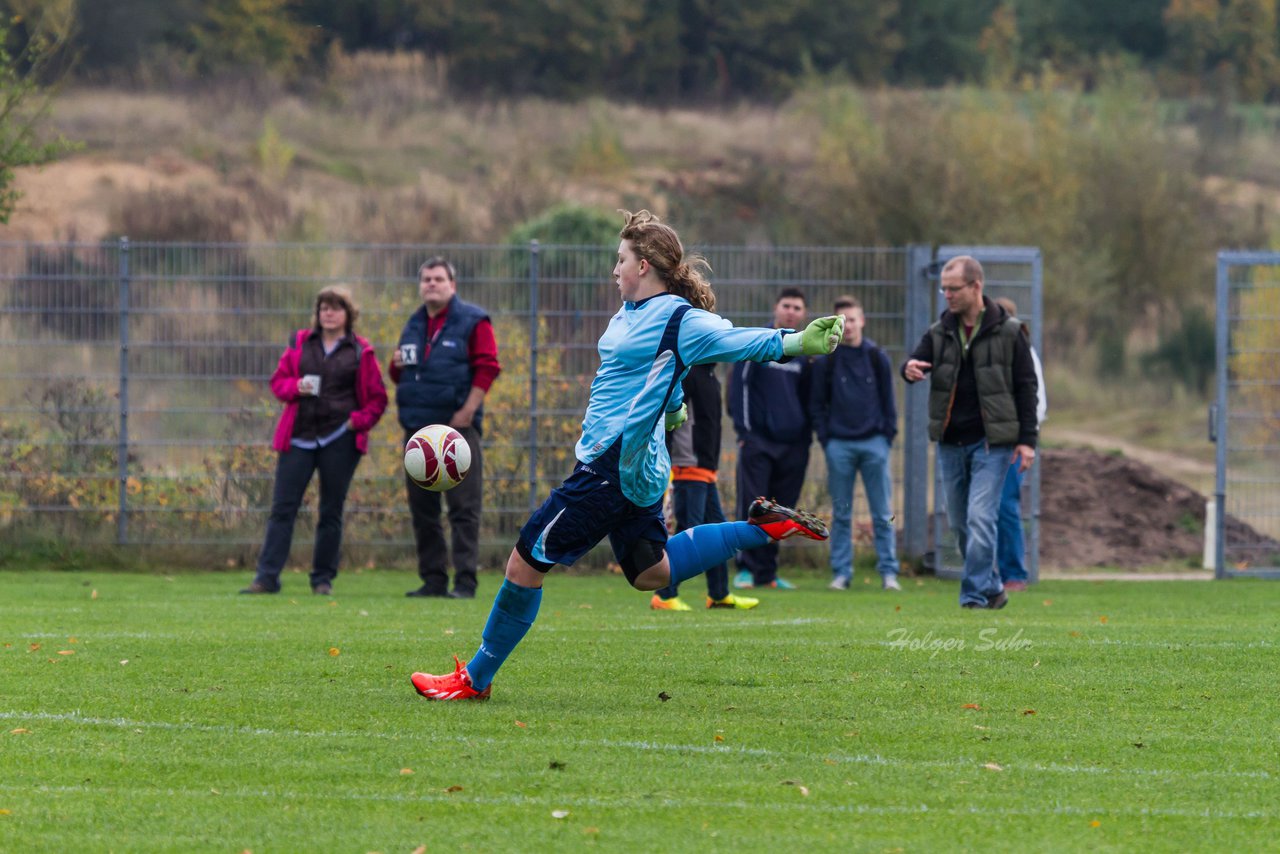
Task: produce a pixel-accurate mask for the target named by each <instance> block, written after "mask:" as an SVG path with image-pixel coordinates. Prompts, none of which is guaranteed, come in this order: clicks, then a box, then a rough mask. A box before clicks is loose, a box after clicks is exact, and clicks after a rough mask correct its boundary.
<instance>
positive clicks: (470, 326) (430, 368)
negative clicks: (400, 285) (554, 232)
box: [390, 256, 502, 599]
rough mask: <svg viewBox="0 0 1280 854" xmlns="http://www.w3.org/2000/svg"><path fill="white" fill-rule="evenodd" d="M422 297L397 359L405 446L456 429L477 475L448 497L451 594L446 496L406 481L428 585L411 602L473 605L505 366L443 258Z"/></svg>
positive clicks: (394, 372) (426, 270)
mask: <svg viewBox="0 0 1280 854" xmlns="http://www.w3.org/2000/svg"><path fill="white" fill-rule="evenodd" d="M418 293H419V295H420V296H421V297H422V308H420V309H418V310H417V311H416V312H414V313H413V316H411V317H410V318H409V321H408V322H407V323H406V324H405V325H404V331H403V332H401V333H400V344H399V346H398V347H397V348H396V352H395V353H394V354H393V355H392V358H391V367H390V374H391V380H392V382H394V383H395V384H396V410H397V412H398V414H399V417H400V426H401V427H403V428H404V437H405V441H406V442H407V441H408V440H409V437H410V436H412V435H413V434H414V433H415V432H417V431H418V430H420V429H422V428H423V427H426V426H427V425H428V424H448V425H449V426H450V427H453V428H454V429H455V430H457V431H458V432H459V433H461V434H462V435H463V437H464V438H465V439H466V440H467V444H468V445H470V446H471V471H470V473H469V474H468V475H467V476H466V477H465V478H464V479H463V481H462V483H460V484H458V485H457V486H455V487H454V488H453V489H451V490H449V491H448V492H446V493H444V495H445V498H446V500H447V501H448V503H449V527H450V529H451V537H450V539H451V542H452V545H453V568H454V576H453V590H449V572H448V555H449V552H448V549H447V548H446V545H445V539H444V527H443V526H442V525H441V523H440V495H441V494H440V493H438V492H429V491H428V490H425V489H422V488H421V487H419V486H417V485H416V484H414V483H413V481H411V480H409V477H408V475H405V490H406V492H407V493H408V495H409V512H410V514H411V515H412V517H413V538H414V542H415V543H416V544H417V547H418V576H419V577H420V578H421V579H422V586H421V587H418V588H417V589H415V590H410V591H409V592H408V593H406V594H405V595H406V596H449V597H451V598H454V599H471V598H474V597H475V595H476V563H477V562H478V560H479V554H480V511H481V507H482V500H483V496H484V481H483V459H482V457H481V453H480V434H481V432H482V430H483V426H484V423H483V422H484V398H485V395H486V394H487V393H488V391H489V388H490V386H492V385H493V381H494V380H495V379H497V377H498V374H499V373H501V372H502V366H501V365H500V364H499V363H498V343H497V339H496V338H495V336H494V334H493V324H492V323H491V322H490V320H489V315H488V313H487V312H485V310H484V309H482V308H480V307H479V306H477V305H472V304H471V303H469V302H465V301H463V300H460V299H458V281H457V273H456V272H455V271H454V269H453V265H452V264H450V263H449V262H448V261H446V260H445V259H444V258H441V257H439V256H435V257H432V258H428V259H427V260H426V261H425V262H424V263H423V265H422V266H421V267H420V268H419V269H418Z"/></svg>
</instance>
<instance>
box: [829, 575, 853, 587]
mask: <svg viewBox="0 0 1280 854" xmlns="http://www.w3.org/2000/svg"><path fill="white" fill-rule="evenodd" d="M827 589H828V590H848V589H849V579H847V578H845V577H844V576H843V575H837V576H836V577H835V578H833V579H831V583H830V584H828V585H827Z"/></svg>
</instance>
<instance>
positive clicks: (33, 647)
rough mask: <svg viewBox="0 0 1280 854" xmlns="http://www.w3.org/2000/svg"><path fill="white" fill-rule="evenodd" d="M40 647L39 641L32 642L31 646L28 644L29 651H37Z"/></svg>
mask: <svg viewBox="0 0 1280 854" xmlns="http://www.w3.org/2000/svg"><path fill="white" fill-rule="evenodd" d="M39 648H40V644H38V643H33V644H31V645H30V646H28V647H27V652H35V651H36V650H38V649H39Z"/></svg>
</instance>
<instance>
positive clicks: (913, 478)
mask: <svg viewBox="0 0 1280 854" xmlns="http://www.w3.org/2000/svg"><path fill="white" fill-rule="evenodd" d="M932 261H933V251H932V249H931V248H930V247H928V246H922V245H919V244H913V245H910V246H908V247H907V269H906V281H905V283H904V284H905V285H906V295H907V299H906V313H907V316H906V317H905V318H904V319H903V320H904V322H903V332H904V335H903V348H904V350H905V351H906V352H907V353H908V354H910V353H911V351H912V350H914V349H915V347H916V343H917V342H919V340H920V337H921V336H922V335H924V333H925V330H927V329H928V328H929V323H930V320H931V317H930V307H931V305H932V299H931V294H930V293H929V291H930V288H931V286H932V281H931V280H930V278H929V269H928V268H929V264H930V263H932ZM927 386H928V383H917V384H914V385H909V386H907V388H906V389H905V391H904V393H903V400H902V410H903V430H902V432H903V439H902V516H903V519H902V548H903V551H904V552H905V553H906V554H907V555H908V556H909V557H911V558H914V559H917V560H918V559H920V558H922V557H923V556H924V554H925V553H926V552H927V551H928V550H929V432H928V426H929V396H928V392H927V388H926V387H927Z"/></svg>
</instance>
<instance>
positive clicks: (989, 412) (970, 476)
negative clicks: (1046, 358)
mask: <svg viewBox="0 0 1280 854" xmlns="http://www.w3.org/2000/svg"><path fill="white" fill-rule="evenodd" d="M982 284H983V272H982V265H981V264H979V263H978V261H977V260H976V259H974V258H971V257H969V256H967V255H960V256H957V257H955V258H952V259H951V260H950V261H948V262H947V263H946V265H945V266H944V267H943V268H942V295H943V296H944V297H945V298H946V300H947V310H946V311H944V312H943V313H942V316H941V318H940V319H939V320H938V321H937V322H936V323H934V324H933V325H932V326H930V327H929V330H928V331H927V332H925V334H924V336H923V337H922V338H921V339H920V343H919V344H917V345H916V348H915V350H914V351H913V352H912V353H911V356H910V357H909V358H908V359H907V361H906V362H905V363H904V364H903V366H902V377H903V379H905V380H906V381H907V382H909V383H914V382H919V381H920V380H922V379H924V377H925V374H926V373H929V374H931V376H930V382H929V438H930V439H933V440H934V441H935V442H937V443H938V466H939V470H940V472H941V474H942V482H943V489H944V494H945V497H946V502H947V517H948V519H949V521H950V522H951V530H952V531H953V532H954V533H955V536H956V543H957V545H958V546H959V548H960V553H961V555H963V556H964V578H963V580H962V581H961V583H960V605H961V607H964V608H1003V607H1004V606H1005V604H1006V603H1007V602H1008V601H1009V599H1008V596H1007V594H1006V593H1005V592H1004V588H1003V586H1002V585H1001V583H1000V576H999V575H998V574H997V573H996V570H995V548H996V519H997V515H998V512H999V508H1000V493H1001V489H1002V487H1003V485H1004V478H1005V474H1006V472H1007V470H1008V468H1009V465H1010V463H1011V462H1014V461H1016V462H1017V463H1018V465H1019V466H1020V468H1021V470H1022V471H1026V470H1027V469H1028V468H1030V466H1031V463H1032V461H1033V460H1034V459H1035V456H1036V452H1035V446H1036V438H1037V435H1038V433H1039V426H1038V425H1037V422H1036V389H1037V382H1036V373H1035V365H1034V363H1033V362H1032V359H1031V349H1030V345H1029V344H1028V343H1027V340H1026V337H1025V336H1023V335H1022V324H1021V323H1020V322H1019V321H1018V320H1017V319H1016V318H1011V317H1010V316H1009V314H1008V313H1007V312H1006V311H1005V310H1004V309H1003V308H1001V307H1000V306H999V305H997V304H996V303H994V302H992V301H991V300H989V299H987V298H986V297H984V296H983V295H982Z"/></svg>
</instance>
